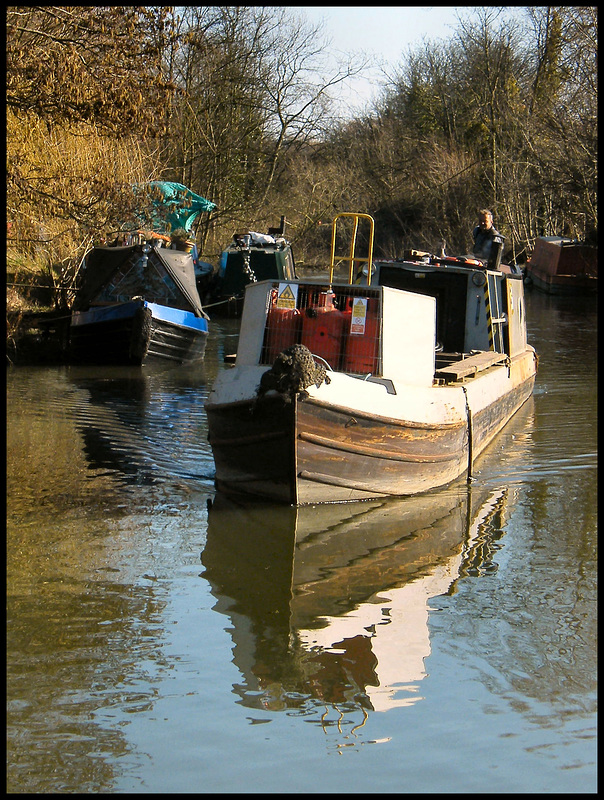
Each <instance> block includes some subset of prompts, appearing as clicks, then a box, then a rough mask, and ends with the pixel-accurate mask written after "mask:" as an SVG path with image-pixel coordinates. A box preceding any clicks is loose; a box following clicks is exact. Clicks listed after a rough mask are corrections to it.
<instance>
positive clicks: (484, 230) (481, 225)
mask: <svg viewBox="0 0 604 800" xmlns="http://www.w3.org/2000/svg"><path fill="white" fill-rule="evenodd" d="M496 237H497V241H500V242H503V237H502V236H501V234H500V233H499V231H497V230H495V228H494V227H493V212H492V211H489V209H488V208H482V209H481V210H480V211H479V212H478V225H477V226H476V227H475V228H474V230H473V231H472V239H473V240H474V247H473V249H472V253H473V254H474V255H475V256H476V257H477V258H483V259H485V260H488V259H489V257H490V255H491V245H492V244H493V240H494V239H495V238H496Z"/></svg>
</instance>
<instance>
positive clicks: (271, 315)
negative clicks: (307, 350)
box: [264, 292, 302, 364]
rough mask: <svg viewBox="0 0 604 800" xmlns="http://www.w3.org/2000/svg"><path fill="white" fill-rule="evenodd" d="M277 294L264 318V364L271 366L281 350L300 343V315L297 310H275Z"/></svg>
mask: <svg viewBox="0 0 604 800" xmlns="http://www.w3.org/2000/svg"><path fill="white" fill-rule="evenodd" d="M276 302H277V293H276V292H274V293H273V297H272V303H273V304H272V305H271V307H270V308H269V310H268V315H267V318H266V334H265V339H264V347H265V351H264V353H265V362H266V363H269V364H272V363H273V361H274V360H275V359H276V358H277V356H278V355H279V353H280V352H281V351H282V350H285V348H286V347H290V346H291V345H292V344H297V343H298V342H299V341H300V329H301V327H302V314H301V313H300V311H298V309H297V308H277V306H276V305H275V303H276Z"/></svg>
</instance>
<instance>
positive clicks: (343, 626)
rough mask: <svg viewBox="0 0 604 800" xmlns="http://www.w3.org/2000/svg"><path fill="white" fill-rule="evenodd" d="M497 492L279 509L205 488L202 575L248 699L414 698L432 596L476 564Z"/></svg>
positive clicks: (348, 703) (366, 708) (408, 701)
mask: <svg viewBox="0 0 604 800" xmlns="http://www.w3.org/2000/svg"><path fill="white" fill-rule="evenodd" d="M511 496H512V495H511V492H510V490H508V489H497V490H492V491H490V492H485V491H479V490H477V489H475V488H472V487H468V486H467V485H465V484H463V485H460V486H457V487H455V488H451V489H449V490H446V491H441V492H439V493H435V494H432V495H426V496H423V497H421V498H408V499H405V500H388V501H371V502H364V503H353V504H345V505H341V504H334V505H323V506H314V507H303V508H298V509H295V508H289V507H287V508H280V507H275V506H265V505H250V504H249V503H246V504H244V505H243V504H238V503H236V502H234V501H233V500H229V499H227V498H225V497H223V496H221V495H218V496H217V497H216V499H215V502H214V504H213V505H212V507H211V509H210V511H209V514H208V534H207V543H206V547H205V549H204V551H203V553H202V563H203V565H204V567H205V569H206V571H205V577H206V578H207V580H208V581H209V582H210V584H211V587H212V593H213V594H214V596H215V597H216V600H217V602H216V605H215V610H217V611H219V612H220V613H222V614H225V615H226V616H227V617H229V619H230V620H231V623H232V628H231V636H232V639H233V644H234V647H233V661H234V662H235V664H236V665H237V667H238V668H239V671H240V672H241V675H242V678H243V681H242V683H241V684H240V685H235V686H234V687H233V688H234V691H235V692H236V693H237V694H238V695H239V697H240V702H241V703H242V704H244V705H246V706H249V707H250V708H262V709H270V710H279V709H293V708H298V709H301V708H303V707H304V705H305V703H306V701H311V703H312V701H320V702H321V703H326V704H329V705H331V706H332V708H334V709H339V708H346V709H347V710H349V711H350V710H352V709H356V710H360V711H361V712H362V713H363V714H364V715H366V714H367V712H371V711H386V710H388V709H391V708H394V707H397V706H409V705H412V704H413V703H416V702H417V701H418V700H421V699H422V694H421V682H422V680H423V679H424V677H425V676H426V674H427V673H426V659H427V658H428V656H429V655H430V634H429V627H428V615H429V601H430V599H431V598H433V597H435V596H438V595H442V594H446V593H451V592H454V591H455V582H456V580H457V579H458V578H459V576H460V575H464V574H469V573H471V572H473V573H474V574H477V573H479V572H480V571H481V570H487V569H488V568H489V563H492V562H491V560H490V547H491V543H492V542H493V541H494V540H496V539H497V537H499V536H500V535H501V529H502V520H501V515H502V514H503V513H505V509H506V506H507V504H508V503H509V502H510V500H511Z"/></svg>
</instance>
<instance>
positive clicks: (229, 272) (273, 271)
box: [198, 217, 297, 317]
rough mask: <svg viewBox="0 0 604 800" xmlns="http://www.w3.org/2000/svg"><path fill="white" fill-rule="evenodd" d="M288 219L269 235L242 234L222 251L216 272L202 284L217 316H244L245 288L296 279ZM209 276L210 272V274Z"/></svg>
mask: <svg viewBox="0 0 604 800" xmlns="http://www.w3.org/2000/svg"><path fill="white" fill-rule="evenodd" d="M285 224H286V223H285V217H281V223H280V225H279V227H278V228H269V229H268V230H269V232H268V233H267V234H266V233H257V232H256V231H249V230H245V231H240V232H239V233H235V234H234V236H233V239H232V241H231V242H230V243H229V245H228V246H227V247H226V248H225V249H224V250H223V251H222V254H221V256H220V263H219V266H218V270H217V272H216V273H214V274H212V275H211V277H210V278H209V279H205V280H204V279H202V280H201V281H199V282H198V286H199V290H200V295H201V297H202V299H203V303H204V305H205V307H206V308H211V309H212V314H213V315H214V316H225V317H240V316H241V311H242V308H243V297H244V294H245V287H246V286H247V285H248V284H250V283H256V282H258V281H263V280H268V279H271V278H272V279H276V280H285V281H289V280H295V279H297V274H296V264H295V260H294V253H293V249H292V245H291V243H290V242H289V241H288V240H287V239H286V238H285V236H284V234H285ZM206 274H207V273H206Z"/></svg>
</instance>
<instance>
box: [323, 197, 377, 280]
mask: <svg viewBox="0 0 604 800" xmlns="http://www.w3.org/2000/svg"><path fill="white" fill-rule="evenodd" d="M340 217H352V218H353V219H354V227H353V231H352V238H351V242H350V255H349V256H346V257H344V256H342V257H339V259H338V260H339V261H349V262H350V270H349V274H348V283H352V282H353V273H354V262H355V261H361V262H363V261H366V262H367V284H368V285H369V284H370V283H371V264H372V260H373V228H374V222H373V217H371V216H369V214H357V213H354V212H351V211H342V212H341V213H340V214H336V215H335V217H334V218H333V223H332V228H331V260H330V263H329V282H330V283H332V282H333V271H334V267H335V259H336V227H337V222H338V219H339V218H340ZM361 219H366V220H368V221H369V247H368V255H367V256H356V255H355V248H356V239H357V231H358V228H359V220H361Z"/></svg>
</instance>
